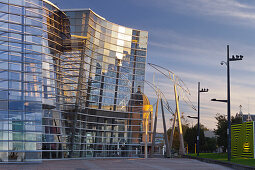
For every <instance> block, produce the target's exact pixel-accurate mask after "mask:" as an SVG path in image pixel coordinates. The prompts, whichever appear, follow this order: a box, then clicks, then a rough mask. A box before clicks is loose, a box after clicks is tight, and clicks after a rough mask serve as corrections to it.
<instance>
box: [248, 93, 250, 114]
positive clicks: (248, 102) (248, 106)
mask: <svg viewBox="0 0 255 170" xmlns="http://www.w3.org/2000/svg"><path fill="white" fill-rule="evenodd" d="M248 113H250V98H249V97H248Z"/></svg>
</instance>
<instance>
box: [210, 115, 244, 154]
mask: <svg viewBox="0 0 255 170" xmlns="http://www.w3.org/2000/svg"><path fill="white" fill-rule="evenodd" d="M215 119H216V120H217V125H216V129H214V133H215V135H216V140H217V145H218V146H220V147H222V150H223V152H226V149H227V145H228V143H227V128H228V121H227V118H226V116H224V115H221V114H219V113H217V114H216V117H215ZM231 123H232V124H238V123H242V118H241V117H239V116H238V115H236V116H235V117H234V116H232V117H231Z"/></svg>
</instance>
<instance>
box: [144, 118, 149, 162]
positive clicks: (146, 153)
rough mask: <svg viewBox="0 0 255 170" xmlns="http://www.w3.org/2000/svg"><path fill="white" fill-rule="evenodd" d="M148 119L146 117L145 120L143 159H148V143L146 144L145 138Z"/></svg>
mask: <svg viewBox="0 0 255 170" xmlns="http://www.w3.org/2000/svg"><path fill="white" fill-rule="evenodd" d="M147 128H148V118H147V116H146V118H145V148H144V157H145V159H147V158H148V142H147V137H148V129H147Z"/></svg>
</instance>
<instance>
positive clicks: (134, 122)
mask: <svg viewBox="0 0 255 170" xmlns="http://www.w3.org/2000/svg"><path fill="white" fill-rule="evenodd" d="M65 13H66V15H67V16H68V18H69V21H70V33H71V36H72V39H71V42H70V43H69V49H70V51H67V52H66V53H65V55H69V56H70V57H69V59H70V58H72V62H71V63H72V64H76V67H75V69H74V68H73V66H71V65H70V64H71V63H70V60H68V61H66V66H68V67H69V68H65V69H67V70H68V71H69V73H70V79H68V80H66V81H67V82H66V84H69V85H70V84H72V85H73V87H74V88H71V87H70V86H69V87H67V86H65V87H64V91H65V94H67V96H68V98H66V103H70V104H73V105H74V107H73V108H72V109H73V111H74V112H76V113H78V114H77V116H76V117H70V114H69V113H68V112H67V113H66V116H65V119H67V120H71V121H70V122H73V124H74V127H73V128H74V129H75V132H74V130H73V132H74V133H75V135H74V134H72V135H73V136H72V137H70V138H73V141H72V140H71V143H70V148H69V149H71V152H70V153H71V154H72V157H79V156H85V157H130V156H138V155H139V152H140V143H141V142H142V133H143V129H142V126H143V122H142V119H143V111H142V107H143V98H142V97H140V98H139V97H136V96H142V91H143V86H144V75H145V61H146V51H147V39H148V33H147V32H146V31H140V30H135V29H131V28H127V27H123V26H120V25H117V24H114V23H111V22H109V21H107V20H105V19H104V18H102V17H100V16H98V15H97V14H95V13H94V12H93V11H91V10H65ZM71 67H72V68H71ZM73 75H76V76H75V77H74V76H73ZM77 82H78V84H77ZM75 87H76V88H75ZM138 87H139V88H138ZM78 103H80V104H79V107H77V108H75V105H77V104H78ZM70 106H71V105H70ZM70 109H71V107H70ZM66 127H69V126H68V125H66ZM71 129H72V128H71ZM71 133H72V132H71Z"/></svg>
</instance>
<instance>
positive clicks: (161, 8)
mask: <svg viewBox="0 0 255 170" xmlns="http://www.w3.org/2000/svg"><path fill="white" fill-rule="evenodd" d="M52 2H53V3H55V4H57V6H59V7H60V8H61V9H66V8H91V9H92V10H93V11H94V12H96V13H97V14H99V15H101V16H103V17H104V18H106V19H107V20H109V21H111V22H114V23H117V24H120V25H123V26H127V27H131V28H137V29H142V30H147V31H148V32H149V41H148V42H149V43H148V55H147V57H148V59H147V61H148V62H151V63H155V64H158V65H161V66H164V67H166V68H168V69H170V70H172V71H173V72H175V74H176V75H178V76H179V77H181V79H182V80H183V81H184V82H185V83H186V85H187V86H188V87H189V89H190V91H191V94H192V95H191V96H190V99H191V101H192V102H193V103H194V104H195V105H196V104H197V102H196V101H197V82H198V81H200V82H201V87H205V88H209V93H207V94H201V123H202V124H204V125H205V126H206V127H208V128H210V129H214V128H215V125H216V120H215V118H214V117H215V115H216V113H222V114H226V104H224V103H214V102H211V101H210V99H211V98H217V99H226V67H225V66H221V65H220V62H221V61H222V60H226V45H227V44H229V45H230V54H231V55H232V54H241V55H243V56H244V60H243V61H238V62H231V66H230V68H231V113H232V115H235V113H237V112H238V111H239V105H242V106H243V112H244V113H247V112H248V111H249V112H250V113H251V114H252V113H254V112H255V107H254V101H255V97H254V94H255V78H254V77H255V76H254V73H255V67H254V65H255V58H254V57H255V1H248V0H239V1H238V0H52ZM146 70H147V73H146V79H147V80H150V81H152V76H153V72H154V70H153V69H152V68H150V67H149V66H147V68H146ZM156 80H157V82H158V85H159V87H160V88H161V89H162V91H164V93H165V94H166V96H167V97H168V99H169V102H170V104H171V105H172V106H173V108H174V102H173V101H172V100H173V99H174V95H173V88H172V87H173V84H172V83H171V82H170V81H169V80H166V79H165V78H164V77H163V76H161V75H159V74H157V73H156ZM145 90H146V91H145V93H146V94H147V95H148V96H149V97H150V99H151V103H154V102H155V99H154V98H155V95H154V94H153V91H152V90H150V89H149V88H148V87H146V89H145ZM181 112H184V115H186V116H187V115H191V116H195V115H196V112H195V111H193V110H192V109H191V108H190V107H189V106H187V105H184V104H182V105H181ZM170 118H171V115H170V114H167V120H169V119H170ZM192 121H193V120H189V122H190V124H191V125H192ZM193 124H195V122H193ZM168 126H169V121H168ZM159 127H160V129H161V127H162V126H161V125H159ZM160 131H161V130H160Z"/></svg>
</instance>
